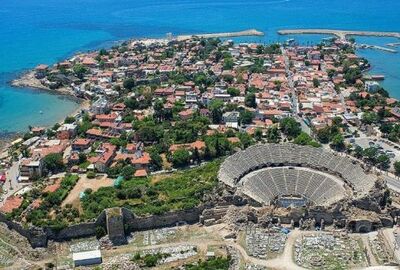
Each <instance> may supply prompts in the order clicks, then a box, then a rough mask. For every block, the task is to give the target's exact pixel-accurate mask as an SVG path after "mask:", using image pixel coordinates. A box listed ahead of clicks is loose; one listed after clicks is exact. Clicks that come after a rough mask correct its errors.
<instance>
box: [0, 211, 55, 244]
mask: <svg viewBox="0 0 400 270" xmlns="http://www.w3.org/2000/svg"><path fill="white" fill-rule="evenodd" d="M0 222H3V223H5V224H6V225H7V227H8V228H9V229H10V230H14V231H16V232H18V233H19V234H20V235H22V236H24V237H26V238H27V239H28V241H29V243H30V244H31V246H32V247H45V246H47V235H46V233H45V232H44V231H43V230H42V229H39V228H29V229H25V228H23V227H22V226H21V225H20V224H18V223H16V222H13V221H10V220H8V219H7V217H6V216H5V215H4V214H2V213H0Z"/></svg>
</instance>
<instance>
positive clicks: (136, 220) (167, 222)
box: [122, 206, 206, 232]
mask: <svg viewBox="0 0 400 270" xmlns="http://www.w3.org/2000/svg"><path fill="white" fill-rule="evenodd" d="M205 208H206V206H199V207H196V208H193V209H188V210H181V211H175V212H168V213H165V214H162V215H153V216H149V217H136V216H135V215H134V214H133V213H132V212H131V211H129V210H128V209H126V208H123V209H122V212H123V215H124V222H125V226H126V229H127V231H129V232H132V231H142V230H150V229H157V228H162V227H169V226H175V225H176V224H177V223H180V222H184V223H188V224H193V223H197V222H199V218H200V215H201V213H202V212H203V210H204V209H205Z"/></svg>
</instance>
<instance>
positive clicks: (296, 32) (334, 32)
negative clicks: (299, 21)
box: [278, 29, 400, 40]
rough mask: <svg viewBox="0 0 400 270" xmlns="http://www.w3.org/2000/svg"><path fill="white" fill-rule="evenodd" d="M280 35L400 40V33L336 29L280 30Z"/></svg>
mask: <svg viewBox="0 0 400 270" xmlns="http://www.w3.org/2000/svg"><path fill="white" fill-rule="evenodd" d="M278 34H279V35H299V34H322V35H334V36H337V37H338V38H339V39H342V40H344V39H346V38H347V36H370V37H394V38H400V32H376V31H349V30H334V29H287V30H279V31H278Z"/></svg>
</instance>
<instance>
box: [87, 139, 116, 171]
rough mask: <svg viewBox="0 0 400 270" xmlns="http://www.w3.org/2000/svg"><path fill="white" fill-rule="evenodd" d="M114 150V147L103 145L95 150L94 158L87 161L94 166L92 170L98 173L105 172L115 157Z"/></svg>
mask: <svg viewBox="0 0 400 270" xmlns="http://www.w3.org/2000/svg"><path fill="white" fill-rule="evenodd" d="M116 149H117V147H116V146H115V145H112V144H110V143H103V144H102V145H101V146H100V147H99V149H97V150H96V156H94V157H90V158H89V159H88V160H89V162H90V163H91V164H93V165H94V168H95V169H96V170H97V171H98V172H105V171H106V169H107V167H109V166H110V165H111V162H112V160H113V159H114V157H115V151H116Z"/></svg>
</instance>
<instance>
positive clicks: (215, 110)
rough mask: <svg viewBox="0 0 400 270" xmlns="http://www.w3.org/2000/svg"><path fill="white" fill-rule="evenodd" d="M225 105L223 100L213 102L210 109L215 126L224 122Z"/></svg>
mask: <svg viewBox="0 0 400 270" xmlns="http://www.w3.org/2000/svg"><path fill="white" fill-rule="evenodd" d="M223 106H224V104H223V102H222V101H221V100H213V101H212V102H211V103H210V105H209V109H210V112H211V119H212V122H213V124H219V123H221V121H222V108H223Z"/></svg>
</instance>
